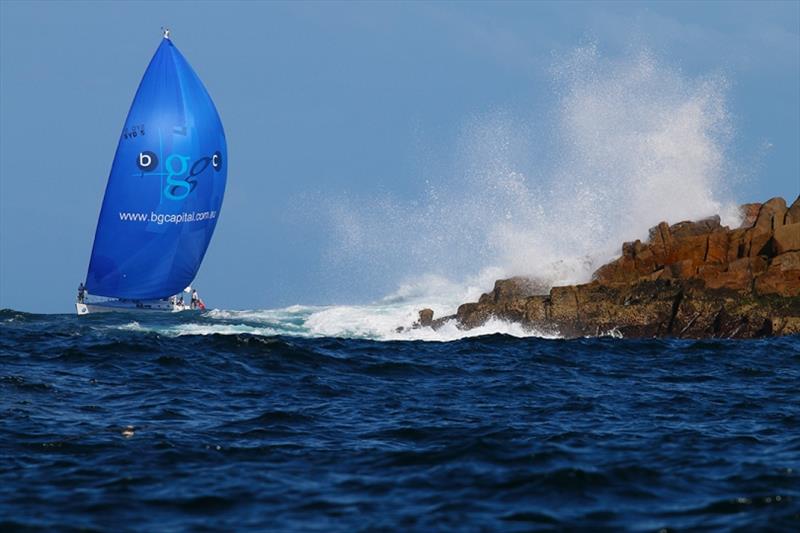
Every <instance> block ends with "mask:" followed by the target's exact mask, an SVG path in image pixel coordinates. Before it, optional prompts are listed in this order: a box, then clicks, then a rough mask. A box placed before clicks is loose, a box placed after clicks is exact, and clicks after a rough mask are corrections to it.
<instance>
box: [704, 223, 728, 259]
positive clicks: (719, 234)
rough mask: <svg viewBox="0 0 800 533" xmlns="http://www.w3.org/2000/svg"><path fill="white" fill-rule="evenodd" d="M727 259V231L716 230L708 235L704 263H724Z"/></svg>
mask: <svg viewBox="0 0 800 533" xmlns="http://www.w3.org/2000/svg"><path fill="white" fill-rule="evenodd" d="M727 259H728V233H727V232H726V231H725V230H716V231H713V232H711V233H709V235H708V244H707V245H706V256H705V260H704V262H705V263H725V262H726V261H727Z"/></svg>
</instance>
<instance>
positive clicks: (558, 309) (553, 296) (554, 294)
mask: <svg viewBox="0 0 800 533" xmlns="http://www.w3.org/2000/svg"><path fill="white" fill-rule="evenodd" d="M550 318H551V319H553V320H577V318H578V296H577V293H576V290H575V287H571V286H568V287H553V288H552V289H551V290H550Z"/></svg>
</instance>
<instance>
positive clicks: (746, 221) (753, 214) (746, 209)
mask: <svg viewBox="0 0 800 533" xmlns="http://www.w3.org/2000/svg"><path fill="white" fill-rule="evenodd" d="M760 209H761V204H744V205H742V206H740V207H739V212H740V213H741V214H742V223H741V224H740V225H739V227H740V228H752V227H753V224H755V223H756V219H757V218H758V211H759V210H760Z"/></svg>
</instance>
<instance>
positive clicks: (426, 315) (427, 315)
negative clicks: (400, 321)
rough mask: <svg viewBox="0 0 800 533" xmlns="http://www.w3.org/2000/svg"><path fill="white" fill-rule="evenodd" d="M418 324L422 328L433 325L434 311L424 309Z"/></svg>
mask: <svg viewBox="0 0 800 533" xmlns="http://www.w3.org/2000/svg"><path fill="white" fill-rule="evenodd" d="M417 323H418V324H419V325H420V326H422V327H428V326H430V325H431V324H433V309H427V308H426V309H422V310H421V311H420V312H419V321H418V322H417Z"/></svg>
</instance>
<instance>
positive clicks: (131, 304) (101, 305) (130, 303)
mask: <svg viewBox="0 0 800 533" xmlns="http://www.w3.org/2000/svg"><path fill="white" fill-rule="evenodd" d="M190 309H191V307H189V306H188V305H181V304H180V303H172V302H170V301H169V300H106V301H99V302H84V303H76V304H75V310H76V311H77V313H78V315H88V314H92V313H113V312H115V311H116V312H136V311H143V312H148V311H150V312H152V311H156V312H162V313H177V312H180V311H189V310H190Z"/></svg>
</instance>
